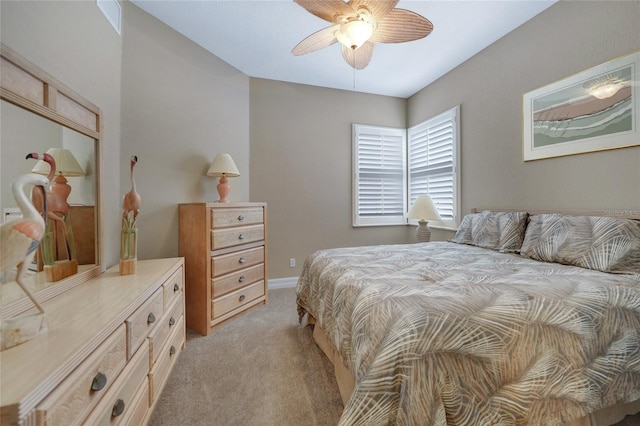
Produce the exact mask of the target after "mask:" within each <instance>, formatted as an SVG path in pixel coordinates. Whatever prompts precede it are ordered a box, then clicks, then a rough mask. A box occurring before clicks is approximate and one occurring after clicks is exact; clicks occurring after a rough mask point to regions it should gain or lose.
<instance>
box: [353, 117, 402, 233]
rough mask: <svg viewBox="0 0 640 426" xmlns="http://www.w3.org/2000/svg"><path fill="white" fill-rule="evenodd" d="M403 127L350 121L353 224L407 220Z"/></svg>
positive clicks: (392, 223) (375, 223)
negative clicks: (377, 125) (379, 125)
mask: <svg viewBox="0 0 640 426" xmlns="http://www.w3.org/2000/svg"><path fill="white" fill-rule="evenodd" d="M406 146H407V142H406V137H405V130H404V129H394V128H388V127H375V126H363V125H359V124H354V125H353V162H354V164H353V175H354V176H353V186H354V188H353V197H354V200H353V206H354V209H353V210H354V211H353V226H367V225H402V224H404V223H406V219H405V218H404V214H405V212H406V210H405V209H406V204H407V203H406V194H407V191H406V185H405V182H406V167H405V159H406Z"/></svg>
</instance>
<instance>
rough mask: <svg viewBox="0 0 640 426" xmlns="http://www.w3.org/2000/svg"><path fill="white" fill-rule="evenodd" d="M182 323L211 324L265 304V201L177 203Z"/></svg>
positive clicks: (203, 328) (201, 328)
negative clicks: (182, 280)
mask: <svg viewBox="0 0 640 426" xmlns="http://www.w3.org/2000/svg"><path fill="white" fill-rule="evenodd" d="M179 211H180V256H183V257H184V258H185V289H186V290H185V299H186V315H185V317H186V321H187V327H189V328H191V329H192V330H195V331H197V332H198V333H200V334H203V335H205V336H206V335H207V334H209V333H210V332H211V330H212V328H213V327H214V326H216V325H218V324H220V323H222V322H224V321H226V320H228V319H230V318H232V317H234V316H236V315H238V314H240V313H242V312H244V311H246V310H247V309H249V308H251V307H253V306H256V305H259V304H262V303H266V302H267V297H268V295H267V262H266V258H267V238H266V235H267V229H266V227H267V205H266V204H265V203H212V204H206V203H192V204H180V206H179Z"/></svg>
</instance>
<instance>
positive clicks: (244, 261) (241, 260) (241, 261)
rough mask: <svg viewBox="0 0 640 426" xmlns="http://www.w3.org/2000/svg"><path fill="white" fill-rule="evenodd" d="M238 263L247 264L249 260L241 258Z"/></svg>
mask: <svg viewBox="0 0 640 426" xmlns="http://www.w3.org/2000/svg"><path fill="white" fill-rule="evenodd" d="M238 262H240V263H246V262H247V259H246V258H244V257H241V258H240V259H239V260H238Z"/></svg>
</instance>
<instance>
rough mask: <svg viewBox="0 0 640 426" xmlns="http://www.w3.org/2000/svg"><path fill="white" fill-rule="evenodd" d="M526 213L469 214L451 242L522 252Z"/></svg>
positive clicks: (488, 212)
mask: <svg viewBox="0 0 640 426" xmlns="http://www.w3.org/2000/svg"><path fill="white" fill-rule="evenodd" d="M528 216H529V215H528V213H526V212H490V211H484V212H482V213H473V214H468V215H466V216H465V217H463V218H462V223H460V227H459V228H458V231H457V232H456V235H455V236H454V237H453V239H452V240H451V241H452V242H454V243H460V244H469V245H472V246H477V247H482V248H487V249H492V250H498V251H501V252H505V253H517V252H518V251H520V246H522V241H523V239H524V233H525V228H526V226H527V217H528Z"/></svg>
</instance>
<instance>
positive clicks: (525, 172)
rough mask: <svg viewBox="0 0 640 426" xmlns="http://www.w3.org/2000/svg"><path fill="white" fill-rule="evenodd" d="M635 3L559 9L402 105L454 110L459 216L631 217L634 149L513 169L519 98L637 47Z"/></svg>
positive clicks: (637, 203) (635, 195) (639, 175)
mask: <svg viewBox="0 0 640 426" xmlns="http://www.w3.org/2000/svg"><path fill="white" fill-rule="evenodd" d="M638 22H640V3H638V2H637V1H636V2H621V1H616V2H606V1H602V2H569V1H561V2H559V3H557V4H556V5H554V6H552V7H551V8H549V9H548V10H546V11H545V12H543V13H541V14H540V15H538V16H537V17H536V18H534V19H533V20H531V21H529V22H527V23H525V24H524V25H523V26H521V27H520V28H517V29H516V30H514V31H513V32H511V33H510V34H508V35H507V36H505V37H503V38H502V39H500V40H498V41H497V42H496V43H494V44H493V45H491V46H489V47H488V48H486V49H485V50H484V51H482V52H480V53H479V54H478V55H476V56H474V57H473V58H471V59H469V60H468V61H466V62H465V63H464V64H462V65H460V66H459V67H458V68H456V69H455V70H453V71H452V72H450V73H448V74H447V75H445V76H444V77H442V78H441V79H439V80H438V81H436V82H435V83H433V84H431V85H429V86H428V87H426V88H425V89H423V90H422V91H420V92H419V93H418V94H416V95H414V96H413V97H411V98H410V99H409V107H408V111H409V114H408V124H409V125H413V124H416V123H418V122H420V121H422V120H424V119H425V118H427V117H430V116H432V115H434V114H437V113H439V112H441V111H444V110H446V109H448V108H450V107H451V106H453V105H457V104H460V105H461V142H462V146H461V150H462V212H463V213H465V212H469V210H470V209H471V208H473V207H479V208H486V207H495V208H523V209H527V208H562V209H634V210H638V209H640V147H633V148H625V149H618V150H611V151H604V152H595V153H588V154H580V155H573V156H567V157H559V158H553V159H544V160H537V161H532V162H526V163H525V162H523V161H522V95H523V94H524V93H527V92H529V91H531V90H534V89H536V88H539V87H541V86H544V85H547V84H549V83H553V82H555V81H558V80H561V79H563V78H564V77H567V76H570V75H573V74H575V73H577V72H580V71H582V70H585V69H587V68H590V67H593V66H595V65H599V64H601V63H603V62H606V61H609V60H611V59H614V58H616V57H618V56H621V55H625V54H628V53H631V52H633V51H637V50H639V49H640V27H639V26H638Z"/></svg>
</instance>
